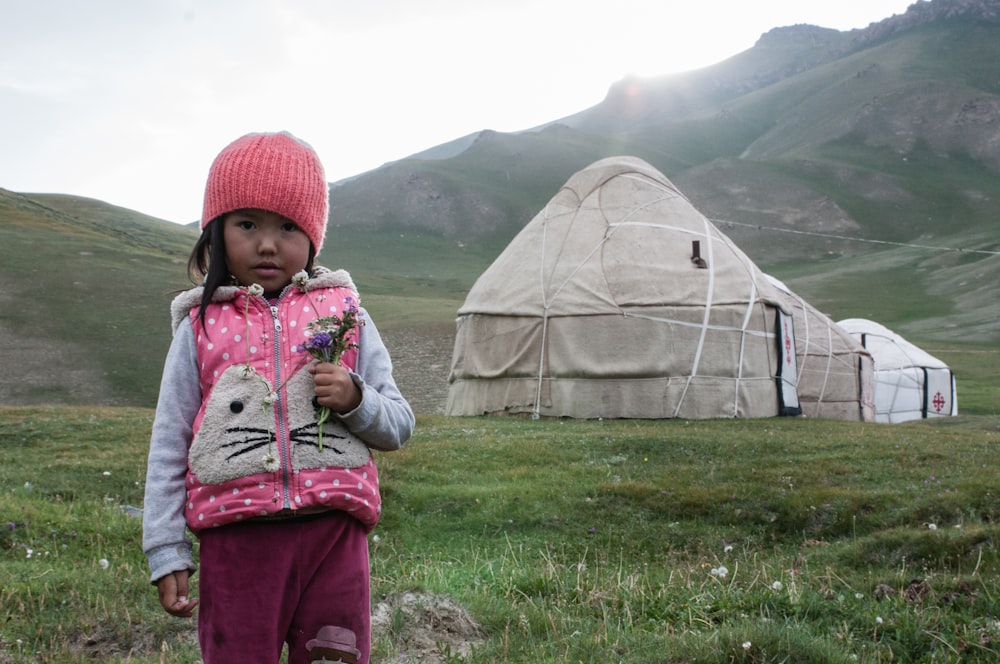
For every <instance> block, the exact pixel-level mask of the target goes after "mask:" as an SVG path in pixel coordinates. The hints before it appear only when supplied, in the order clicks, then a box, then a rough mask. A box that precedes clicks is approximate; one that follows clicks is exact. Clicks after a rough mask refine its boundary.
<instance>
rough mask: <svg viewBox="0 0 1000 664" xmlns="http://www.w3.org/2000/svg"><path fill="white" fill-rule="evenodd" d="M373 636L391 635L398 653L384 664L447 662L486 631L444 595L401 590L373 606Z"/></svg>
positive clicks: (467, 649) (463, 653)
mask: <svg viewBox="0 0 1000 664" xmlns="http://www.w3.org/2000/svg"><path fill="white" fill-rule="evenodd" d="M372 636H373V639H375V638H379V637H380V636H388V637H389V638H391V639H392V641H393V642H394V643H395V644H396V656H395V657H393V658H392V659H389V660H386V663H385V664H403V662H447V661H450V659H451V658H452V657H456V656H460V657H465V656H466V655H468V654H470V653H471V651H472V648H473V646H475V645H476V644H478V643H480V642H482V640H483V636H484V634H483V630H482V628H481V627H480V626H479V625H478V624H477V623H476V621H474V620H473V619H472V617H471V616H470V615H469V614H468V612H466V610H465V609H463V608H462V607H461V606H459V605H458V604H456V603H455V602H454V601H453V600H452V599H450V598H449V597H446V596H443V595H432V594H428V593H420V592H402V593H396V594H393V595H390V596H388V597H386V598H385V599H384V600H382V601H381V602H379V603H378V604H377V605H376V606H375V607H373V609H372Z"/></svg>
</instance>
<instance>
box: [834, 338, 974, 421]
mask: <svg viewBox="0 0 1000 664" xmlns="http://www.w3.org/2000/svg"><path fill="white" fill-rule="evenodd" d="M838 325H840V326H841V327H842V328H844V329H845V330H846V331H847V332H848V333H850V334H851V336H853V337H854V338H856V339H857V340H858V342H859V343H860V344H861V345H862V346H864V347H865V348H866V349H867V350H868V351H869V352H870V353H871V354H872V357H873V358H874V359H875V421H876V422H907V421H909V420H919V419H926V418H929V417H947V416H949V415H958V396H957V394H956V393H955V374H954V373H953V372H952V371H951V369H950V368H949V367H948V365H947V364H945V363H944V362H942V361H941V360H939V359H937V358H936V357H934V356H933V355H931V354H930V353H928V352H926V351H924V350H922V349H921V348H919V347H917V346H915V345H914V344H912V343H910V342H909V341H907V340H906V339H904V338H903V337H901V336H899V335H898V334H896V333H895V332H893V331H892V330H890V329H888V328H887V327H885V326H884V325H881V324H879V323H876V322H875V321H871V320H867V319H865V318H848V319H846V320H842V321H840V322H839V323H838Z"/></svg>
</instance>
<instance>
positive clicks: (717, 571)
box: [709, 565, 729, 579]
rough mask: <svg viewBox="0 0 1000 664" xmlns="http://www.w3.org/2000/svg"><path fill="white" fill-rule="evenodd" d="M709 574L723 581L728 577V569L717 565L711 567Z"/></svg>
mask: <svg viewBox="0 0 1000 664" xmlns="http://www.w3.org/2000/svg"><path fill="white" fill-rule="evenodd" d="M709 573H710V574H711V575H712V576H717V577H719V578H720V579H724V578H726V577H727V576H728V575H729V568H727V567H726V566H725V565H719V566H718V567H713V568H712V570H711V572H709Z"/></svg>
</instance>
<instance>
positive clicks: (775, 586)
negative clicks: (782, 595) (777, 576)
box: [771, 581, 784, 590]
mask: <svg viewBox="0 0 1000 664" xmlns="http://www.w3.org/2000/svg"><path fill="white" fill-rule="evenodd" d="M783 587H784V586H782V585H781V581H775V582H774V583H772V584H771V590H781V589H782V588H783Z"/></svg>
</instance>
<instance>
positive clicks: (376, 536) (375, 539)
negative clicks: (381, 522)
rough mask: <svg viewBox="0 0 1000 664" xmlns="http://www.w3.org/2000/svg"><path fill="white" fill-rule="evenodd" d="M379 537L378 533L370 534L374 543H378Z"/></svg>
mask: <svg viewBox="0 0 1000 664" xmlns="http://www.w3.org/2000/svg"><path fill="white" fill-rule="evenodd" d="M379 539H381V538H380V537H379V536H378V535H372V541H373V542H375V543H376V544H378V541H379Z"/></svg>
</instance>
